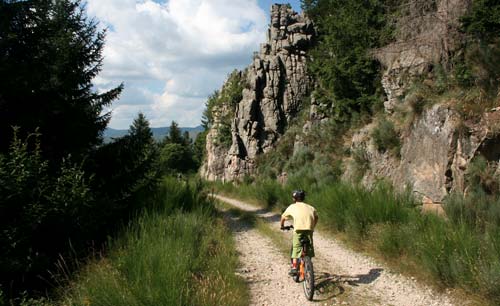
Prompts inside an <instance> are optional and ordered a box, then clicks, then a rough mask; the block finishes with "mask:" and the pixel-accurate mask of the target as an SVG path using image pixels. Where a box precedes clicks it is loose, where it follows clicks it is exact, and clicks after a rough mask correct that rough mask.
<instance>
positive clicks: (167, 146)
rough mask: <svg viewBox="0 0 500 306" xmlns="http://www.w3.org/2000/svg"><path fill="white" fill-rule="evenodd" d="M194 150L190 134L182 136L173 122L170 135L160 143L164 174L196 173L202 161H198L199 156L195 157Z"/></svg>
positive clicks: (161, 168) (160, 158) (161, 164)
mask: <svg viewBox="0 0 500 306" xmlns="http://www.w3.org/2000/svg"><path fill="white" fill-rule="evenodd" d="M198 145H199V144H198ZM197 149H200V148H199V147H198V148H197ZM194 150H195V147H194V146H193V144H192V142H191V139H190V138H189V133H184V135H182V134H181V130H180V129H179V128H178V125H177V123H176V122H175V121H172V125H170V131H169V134H168V135H167V136H166V137H165V140H164V141H163V142H162V143H160V156H159V160H158V163H159V165H158V167H159V168H160V171H161V172H162V173H163V174H172V173H173V172H183V173H185V172H189V171H195V170H196V169H197V168H198V167H199V165H200V162H201V160H199V159H198V158H199V157H198V156H195V154H196V153H195V152H194Z"/></svg>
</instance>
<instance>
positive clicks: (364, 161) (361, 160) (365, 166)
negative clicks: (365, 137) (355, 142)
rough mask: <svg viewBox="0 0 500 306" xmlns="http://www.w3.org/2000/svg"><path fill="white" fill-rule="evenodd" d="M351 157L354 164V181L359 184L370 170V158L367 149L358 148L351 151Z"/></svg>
mask: <svg viewBox="0 0 500 306" xmlns="http://www.w3.org/2000/svg"><path fill="white" fill-rule="evenodd" d="M351 157H352V162H353V172H354V177H353V180H354V181H355V182H359V181H360V180H361V179H362V178H363V176H364V175H365V173H366V171H368V170H369V169H370V157H369V155H368V152H367V151H366V147H364V146H357V147H355V148H353V149H352V150H351Z"/></svg>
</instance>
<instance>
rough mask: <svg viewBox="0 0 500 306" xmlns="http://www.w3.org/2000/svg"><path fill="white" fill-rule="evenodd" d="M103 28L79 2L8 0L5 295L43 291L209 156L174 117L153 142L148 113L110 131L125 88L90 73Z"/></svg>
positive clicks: (3, 41) (4, 42)
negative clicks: (96, 83) (103, 87)
mask: <svg viewBox="0 0 500 306" xmlns="http://www.w3.org/2000/svg"><path fill="white" fill-rule="evenodd" d="M105 37H106V32H105V31H100V30H98V21H96V20H95V19H91V18H89V17H87V15H86V11H85V6H84V3H83V2H80V1H69V0H68V1H66V0H64V1H52V0H41V1H10V0H3V1H1V2H0V78H1V80H0V135H2V136H1V137H0V253H1V254H2V256H1V258H0V292H1V294H0V304H1V302H5V301H3V299H4V298H5V299H6V301H7V300H10V301H11V303H16V302H15V301H19V299H21V300H23V299H24V298H26V296H28V297H29V296H31V295H32V294H33V293H35V294H42V295H43V294H44V292H46V290H47V289H51V288H52V284H54V283H57V282H58V281H60V278H59V277H58V276H57V275H58V274H60V273H62V272H63V271H66V272H69V273H71V271H72V270H74V269H75V267H76V263H77V262H78V261H79V260H81V259H84V258H86V257H87V256H88V255H89V254H91V253H92V252H95V251H100V250H101V248H102V245H103V244H104V243H105V242H106V240H107V237H109V236H110V235H111V236H112V235H114V233H116V231H117V230H119V229H120V228H121V227H122V226H123V225H124V224H127V222H128V221H129V220H130V218H131V217H133V216H135V215H136V214H137V213H138V212H139V211H140V210H142V209H144V207H145V206H147V205H153V204H152V203H153V201H152V200H151V198H152V194H154V192H155V190H157V189H158V184H159V183H160V181H161V180H160V178H161V177H162V176H164V175H174V174H176V173H189V172H194V171H196V169H197V168H198V165H199V163H200V159H201V158H202V154H203V152H202V150H201V149H200V147H199V145H197V146H196V145H195V144H194V143H193V141H192V140H191V139H190V138H189V135H188V134H187V133H186V134H184V135H182V133H181V131H180V129H179V128H178V125H177V123H176V122H172V123H171V126H170V132H169V134H168V135H167V136H166V137H165V139H163V140H162V141H160V142H158V143H157V142H155V141H154V139H153V137H152V133H151V129H150V127H149V122H148V121H147V118H145V116H144V115H143V114H142V113H139V114H138V115H137V117H136V119H135V120H134V122H133V123H132V125H131V126H130V129H129V132H128V134H127V135H126V136H124V137H121V138H117V139H114V140H113V141H111V142H109V143H106V144H104V143H103V139H102V133H103V131H104V129H105V128H106V126H107V124H108V122H109V120H110V116H111V113H110V112H108V111H106V109H108V108H107V107H109V106H110V105H111V103H113V101H114V100H116V99H117V98H118V97H119V95H120V93H121V92H122V90H123V89H124V86H123V84H116V87H115V88H113V89H111V90H109V91H106V92H96V91H95V89H94V87H93V85H92V80H93V79H94V78H95V77H96V76H97V75H98V74H99V72H100V71H101V69H102V63H103V55H102V52H103V47H104V44H105ZM198 142H199V141H198ZM148 199H149V200H148ZM148 203H149V204H148ZM61 269H62V270H61Z"/></svg>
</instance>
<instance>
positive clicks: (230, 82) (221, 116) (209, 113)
mask: <svg viewBox="0 0 500 306" xmlns="http://www.w3.org/2000/svg"><path fill="white" fill-rule="evenodd" d="M243 83H244V77H243V75H242V72H241V71H238V70H234V71H233V72H231V74H229V76H228V78H227V80H226V82H225V83H224V86H223V87H222V89H221V90H220V91H215V92H214V93H213V94H212V95H210V96H209V97H208V99H207V102H206V104H205V106H206V108H205V110H204V112H203V118H202V124H203V126H204V128H205V129H209V128H212V127H215V128H216V129H217V138H216V139H215V142H216V143H217V144H218V145H221V146H223V147H225V148H229V147H230V146H231V144H232V134H231V122H232V119H233V118H234V116H235V111H236V105H237V104H238V103H239V102H240V101H241V99H243ZM216 117H217V119H218V121H217V122H215V118H216ZM214 124H215V126H214Z"/></svg>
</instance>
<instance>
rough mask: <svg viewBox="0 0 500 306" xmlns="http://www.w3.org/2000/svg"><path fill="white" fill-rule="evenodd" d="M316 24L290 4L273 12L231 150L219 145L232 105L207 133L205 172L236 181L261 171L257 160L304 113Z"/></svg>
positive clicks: (247, 80) (237, 112)
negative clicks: (308, 58)
mask: <svg viewBox="0 0 500 306" xmlns="http://www.w3.org/2000/svg"><path fill="white" fill-rule="evenodd" d="M314 33H315V32H314V27H313V24H312V23H311V21H310V20H309V19H308V18H307V17H305V16H303V15H299V14H297V13H296V12H294V11H292V9H291V8H290V6H288V5H279V4H275V5H273V6H272V8H271V24H270V27H269V30H268V35H267V43H264V44H262V45H261V47H260V51H259V52H257V53H255V55H254V58H253V62H252V64H250V66H248V68H246V69H245V70H244V71H243V72H242V82H243V83H244V84H245V88H244V89H243V98H242V100H241V101H240V102H239V103H237V105H236V106H235V109H234V110H232V111H234V118H233V119H232V122H231V135H232V143H231V145H230V147H229V148H227V147H224V146H222V145H220V144H219V143H217V141H216V139H217V138H218V134H219V133H220V132H221V131H220V124H221V122H220V121H221V118H222V117H223V116H225V115H226V114H227V113H228V112H229V111H231V110H229V109H228V108H227V107H222V108H221V109H217V110H216V111H215V113H214V125H213V127H212V128H211V130H210V132H209V133H208V135H207V146H206V149H207V159H206V161H205V163H204V164H203V166H202V169H201V174H202V176H203V177H205V178H207V179H209V180H216V179H219V180H235V179H241V178H243V177H244V176H245V175H247V174H252V173H253V171H254V169H255V158H256V157H257V156H258V155H259V154H261V153H266V152H268V151H269V150H271V149H272V148H273V146H274V144H275V143H276V142H277V141H278V139H279V138H280V136H281V135H283V133H284V132H285V130H286V127H287V125H288V123H289V121H290V119H291V118H293V117H294V116H295V115H296V114H297V113H298V112H299V110H300V109H301V105H302V101H303V99H304V98H305V97H306V96H307V95H308V93H309V91H310V89H311V84H312V80H311V78H310V77H309V76H308V75H307V71H306V51H307V49H308V47H309V46H310V44H311V41H312V39H313V38H314V35H315V34H314Z"/></svg>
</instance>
